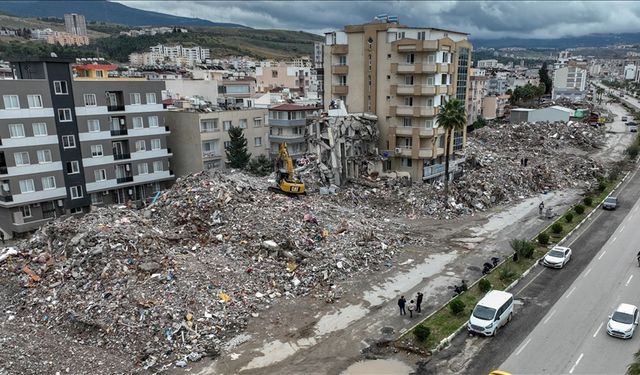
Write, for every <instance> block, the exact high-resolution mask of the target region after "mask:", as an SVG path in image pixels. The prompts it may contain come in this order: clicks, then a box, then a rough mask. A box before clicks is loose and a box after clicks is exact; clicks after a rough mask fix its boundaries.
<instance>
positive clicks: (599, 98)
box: [596, 86, 604, 104]
mask: <svg viewBox="0 0 640 375" xmlns="http://www.w3.org/2000/svg"><path fill="white" fill-rule="evenodd" d="M602 94H604V89H603V88H602V87H599V86H598V88H597V89H596V95H597V98H598V104H602Z"/></svg>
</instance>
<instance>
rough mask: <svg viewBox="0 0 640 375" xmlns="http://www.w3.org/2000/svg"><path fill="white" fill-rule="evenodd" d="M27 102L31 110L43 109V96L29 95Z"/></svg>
mask: <svg viewBox="0 0 640 375" xmlns="http://www.w3.org/2000/svg"><path fill="white" fill-rule="evenodd" d="M27 102H28V103H29V108H42V96H40V95H27Z"/></svg>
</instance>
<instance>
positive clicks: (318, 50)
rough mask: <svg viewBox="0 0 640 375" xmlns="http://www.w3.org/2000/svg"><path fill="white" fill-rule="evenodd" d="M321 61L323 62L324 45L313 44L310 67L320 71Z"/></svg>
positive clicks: (320, 43)
mask: <svg viewBox="0 0 640 375" xmlns="http://www.w3.org/2000/svg"><path fill="white" fill-rule="evenodd" d="M323 60H324V43H322V42H314V43H313V65H312V66H313V67H314V68H316V69H322V64H323Z"/></svg>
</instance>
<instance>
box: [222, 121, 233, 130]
mask: <svg viewBox="0 0 640 375" xmlns="http://www.w3.org/2000/svg"><path fill="white" fill-rule="evenodd" d="M232 126H233V125H232V124H231V121H222V129H223V130H224V131H228V130H229V129H230V128H231V127H232Z"/></svg>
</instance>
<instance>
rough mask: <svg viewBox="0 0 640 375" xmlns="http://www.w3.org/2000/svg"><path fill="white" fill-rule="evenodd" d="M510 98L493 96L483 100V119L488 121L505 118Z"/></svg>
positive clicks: (507, 96)
mask: <svg viewBox="0 0 640 375" xmlns="http://www.w3.org/2000/svg"><path fill="white" fill-rule="evenodd" d="M510 97H511V96H510V95H498V96H496V95H492V96H485V97H484V98H482V117H483V118H484V119H487V120H493V119H496V118H502V117H504V116H505V115H506V109H507V106H508V105H509V98H510Z"/></svg>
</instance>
